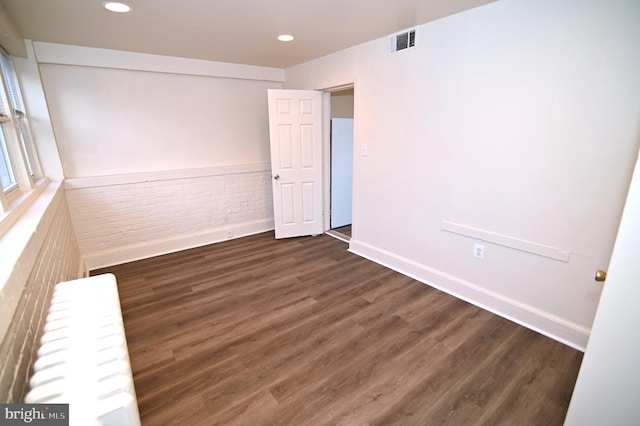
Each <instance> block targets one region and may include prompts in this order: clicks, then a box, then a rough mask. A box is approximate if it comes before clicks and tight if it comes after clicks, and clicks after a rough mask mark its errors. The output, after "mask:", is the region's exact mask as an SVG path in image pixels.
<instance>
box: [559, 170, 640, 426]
mask: <svg viewBox="0 0 640 426" xmlns="http://www.w3.org/2000/svg"><path fill="white" fill-rule="evenodd" d="M639 252H640V158H639V159H638V161H637V162H636V167H635V170H634V172H633V177H632V180H631V185H630V187H629V193H628V195H627V202H626V204H625V206H624V211H623V213H622V219H621V220H620V227H619V228H618V235H617V237H616V242H615V245H614V247H613V253H612V255H611V261H610V262H609V271H608V275H607V280H606V282H605V283H604V288H603V289H602V295H601V296H600V303H599V304H598V310H597V312H596V316H595V319H594V321H593V327H592V328H591V336H590V337H589V343H588V344H587V350H586V352H585V354H584V358H583V359H582V365H581V366H580V373H579V374H578V380H577V381H576V387H575V389H574V390H573V396H572V397H571V403H570V404H569V411H568V412H567V418H566V419H565V425H566V426H574V425H576V426H585V425H586V426H591V425H594V426H595V425H637V424H640V362H639V361H638V360H639V359H640V337H639V333H638V330H640V309H639V308H638V301H639V300H640V262H638V259H639V257H638V253H639Z"/></svg>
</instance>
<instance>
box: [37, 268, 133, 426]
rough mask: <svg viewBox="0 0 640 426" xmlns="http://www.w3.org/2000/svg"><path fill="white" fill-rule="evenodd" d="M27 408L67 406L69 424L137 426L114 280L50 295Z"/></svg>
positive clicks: (95, 280) (74, 285)
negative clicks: (50, 405) (38, 404)
mask: <svg viewBox="0 0 640 426" xmlns="http://www.w3.org/2000/svg"><path fill="white" fill-rule="evenodd" d="M33 370H34V373H33V376H32V377H31V380H30V381H29V385H30V388H31V390H30V391H29V393H28V394H27V396H26V397H25V402H26V403H32V404H35V403H50V404H54V403H61V404H69V421H70V424H71V425H104V426H110V425H114V426H129V425H131V426H133V425H136V426H137V425H140V415H139V413H138V403H137V399H136V393H135V389H134V387H133V375H132V374H131V364H130V362H129V352H128V350H127V342H126V339H125V335H124V326H123V324H122V311H121V309H120V300H119V297H118V287H117V285H116V278H115V276H113V275H112V274H104V275H97V276H94V277H90V278H83V279H79V280H74V281H67V282H62V283H59V284H57V285H56V286H55V288H54V290H53V296H52V298H51V307H50V308H49V313H48V315H47V319H46V322H45V325H44V333H43V335H42V339H41V341H40V347H39V349H38V356H37V359H36V361H35V363H34V366H33Z"/></svg>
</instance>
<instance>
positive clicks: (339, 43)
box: [0, 0, 494, 68]
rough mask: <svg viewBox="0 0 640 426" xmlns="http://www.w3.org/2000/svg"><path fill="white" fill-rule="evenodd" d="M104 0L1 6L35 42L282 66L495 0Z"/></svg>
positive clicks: (14, 1)
mask: <svg viewBox="0 0 640 426" xmlns="http://www.w3.org/2000/svg"><path fill="white" fill-rule="evenodd" d="M102 1H103V0H0V4H1V5H3V6H4V9H5V11H6V12H7V14H8V15H9V17H10V18H11V19H12V20H13V22H14V23H15V25H16V26H17V28H18V30H19V31H20V32H21V33H22V36H23V37H24V38H27V39H31V40H35V41H46V42H53V43H64V44H74V45H80V46H90V47H101V48H107V49H117V50H126V51H133V52H143V53H153V54H160V55H168V56H179V57H187V58H196V59H208V60H213V61H222V62H233V63H239V64H251V65H262V66H269V67H277V68H286V67H289V66H292V65H296V64H299V63H303V62H306V61H308V60H310V59H314V58H318V57H321V56H324V55H326V54H329V53H332V52H336V51H338V50H341V49H344V48H346V47H350V46H354V45H356V44H360V43H363V42H365V41H369V40H373V39H376V38H379V37H383V36H386V35H389V34H392V33H394V32H397V31H400V30H402V29H406V28H409V27H412V26H414V25H418V24H422V23H425V22H429V21H433V20H435V19H439V18H442V17H444V16H448V15H451V14H454V13H457V12H460V11H463V10H466V9H470V8H473V7H477V6H480V5H483V4H487V3H490V2H492V1H494V0H124V2H125V3H128V4H129V5H131V6H132V7H133V11H132V12H130V13H128V14H117V13H112V12H107V11H106V10H104V9H103V8H102V6H101V5H102ZM283 33H289V34H293V35H295V36H296V39H295V40H294V41H293V42H289V43H283V42H279V41H277V40H276V36H278V35H279V34H283Z"/></svg>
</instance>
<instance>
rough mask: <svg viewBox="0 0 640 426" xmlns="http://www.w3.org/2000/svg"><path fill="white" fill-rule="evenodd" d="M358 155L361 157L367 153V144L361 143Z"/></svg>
mask: <svg viewBox="0 0 640 426" xmlns="http://www.w3.org/2000/svg"><path fill="white" fill-rule="evenodd" d="M360 155H362V156H363V157H366V156H367V155H369V144H366V143H363V144H362V147H361V148H360Z"/></svg>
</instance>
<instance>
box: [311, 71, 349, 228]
mask: <svg viewBox="0 0 640 426" xmlns="http://www.w3.org/2000/svg"><path fill="white" fill-rule="evenodd" d="M347 89H353V149H354V153H353V164H352V173H353V187H354V188H355V186H356V185H355V182H356V173H355V165H356V151H357V150H356V147H357V146H358V145H357V140H358V139H357V137H356V134H357V125H356V124H357V117H356V115H357V114H356V105H357V101H356V88H355V83H353V82H352V83H346V84H341V85H339V86H331V87H327V88H323V89H319V90H320V91H321V92H322V159H323V162H322V163H323V166H322V168H323V170H322V186H323V216H324V232H327V231H329V230H330V229H331V93H332V92H340V91H342V90H347ZM351 193H352V195H351V218H352V219H351V221H352V225H353V218H354V214H353V211H354V208H353V206H354V205H355V203H354V199H355V198H356V193H355V191H352V192H351ZM352 233H353V228H352ZM351 238H352V239H353V235H352V236H351Z"/></svg>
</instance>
